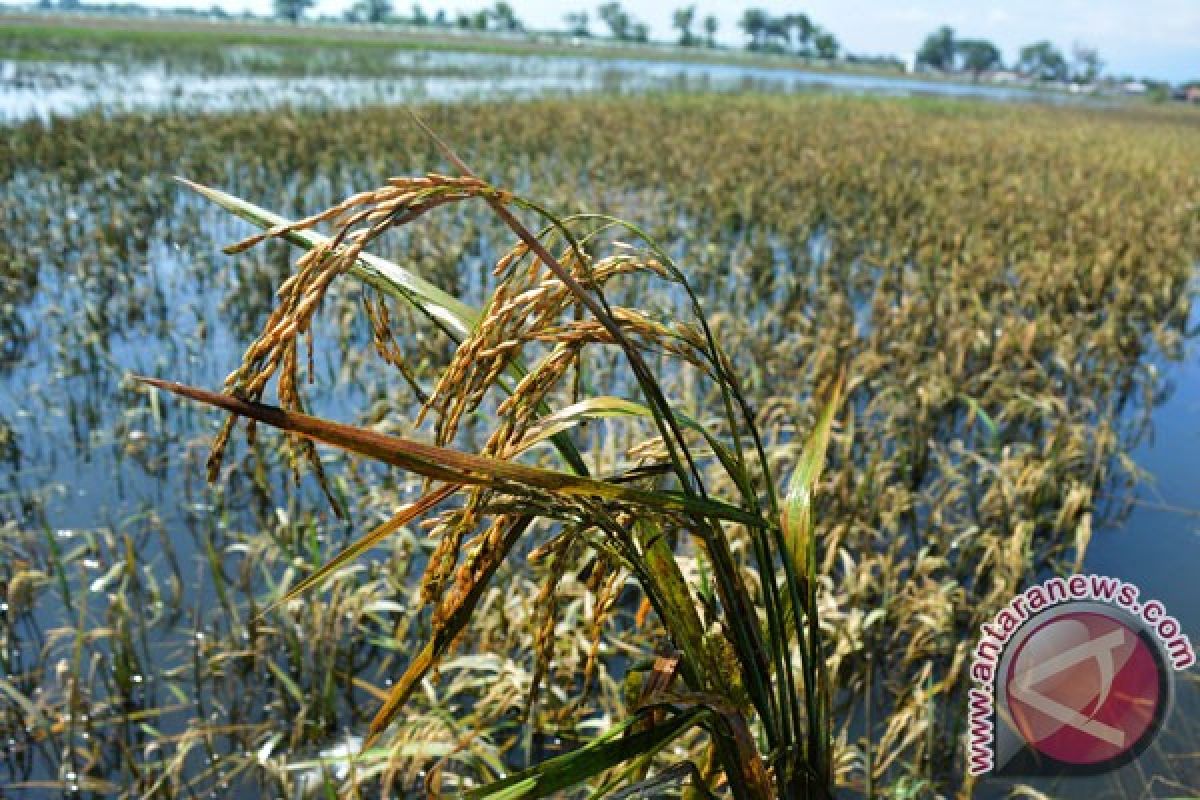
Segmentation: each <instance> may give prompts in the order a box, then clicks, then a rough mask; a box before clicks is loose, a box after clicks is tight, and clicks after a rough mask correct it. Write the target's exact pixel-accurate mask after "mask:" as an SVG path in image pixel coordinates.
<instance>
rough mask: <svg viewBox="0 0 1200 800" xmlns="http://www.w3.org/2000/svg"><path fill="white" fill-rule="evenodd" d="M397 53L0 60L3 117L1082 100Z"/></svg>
mask: <svg viewBox="0 0 1200 800" xmlns="http://www.w3.org/2000/svg"><path fill="white" fill-rule="evenodd" d="M392 61H393V65H394V68H395V75H391V76H388V77H385V78H381V77H370V78H368V77H328V76H321V77H279V76H270V75H255V74H249V73H247V74H237V73H236V72H233V73H231V74H219V75H203V74H189V73H187V72H181V71H179V70H178V69H177V68H176V69H171V68H168V67H166V66H161V65H160V66H152V65H137V64H133V65H116V64H100V65H79V64H68V63H61V64H56V63H39V62H13V61H0V120H5V119H7V120H10V121H11V120H19V119H25V118H28V117H31V116H44V115H47V114H71V113H78V112H80V111H82V110H84V109H88V108H103V109H107V110H110V111H114V112H115V111H128V110H131V109H164V108H170V109H175V110H180V111H192V112H199V111H225V110H233V109H239V108H263V107H268V108H269V107H275V106H280V105H291V106H299V107H332V108H348V107H349V108H353V107H356V106H363V105H379V104H385V105H386V104H401V103H411V102H420V101H447V102H450V101H456V100H465V99H471V98H493V99H494V98H496V97H498V96H512V97H530V96H534V95H540V94H547V93H572V92H598V91H609V92H613V91H616V92H647V91H663V90H671V91H722V92H725V91H746V90H757V91H771V92H795V91H804V90H817V89H820V90H827V91H835V92H849V93H870V94H881V95H890V96H913V95H932V96H946V97H976V98H982V99H987V100H995V101H1024V102H1029V101H1031V100H1033V101H1040V102H1051V103H1069V102H1085V100H1084V99H1083V98H1080V97H1078V96H1073V95H1067V94H1064V93H1060V92H1037V91H1033V90H1030V89H1025V88H1020V87H1005V86H990V85H984V84H966V83H955V82H949V81H930V80H921V79H916V78H908V77H899V76H897V77H886V76H879V75H865V74H840V73H834V72H810V71H805V70H803V69H791V68H771V67H761V66H748V65H738V64H716V63H714V64H707V63H695V62H685V61H658V60H655V61H638V60H634V59H600V58H581V57H564V56H554V57H549V56H504V55H492V54H484V53H455V52H436V53H413V52H400V53H397V54H396V55H395V56H393V59H392ZM1086 102H1094V101H1093V100H1086Z"/></svg>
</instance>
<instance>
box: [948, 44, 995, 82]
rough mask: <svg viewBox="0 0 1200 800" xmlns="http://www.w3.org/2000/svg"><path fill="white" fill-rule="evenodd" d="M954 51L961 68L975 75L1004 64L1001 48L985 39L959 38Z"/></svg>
mask: <svg viewBox="0 0 1200 800" xmlns="http://www.w3.org/2000/svg"><path fill="white" fill-rule="evenodd" d="M954 51H955V53H956V54H957V56H958V65H959V66H960V67H961V69H964V70H966V71H967V72H970V73H971V74H972V75H974V76H975V77H978V76H979V75H980V74H981V73H984V72H988V71H989V70H994V69H1000V68H1001V67H1002V66H1004V59H1003V58H1002V57H1001V55H1000V50H999V48H997V47H996V45H994V44H992V43H991V42H989V41H987V40H985V39H959V40H958V41H957V42H955V43H954Z"/></svg>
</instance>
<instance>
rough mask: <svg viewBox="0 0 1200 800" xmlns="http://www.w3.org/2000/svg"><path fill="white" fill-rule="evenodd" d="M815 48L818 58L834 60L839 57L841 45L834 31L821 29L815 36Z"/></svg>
mask: <svg viewBox="0 0 1200 800" xmlns="http://www.w3.org/2000/svg"><path fill="white" fill-rule="evenodd" d="M813 48H814V49H815V50H816V51H817V58H823V59H825V60H827V61H832V60H833V59H835V58H837V57H838V51H840V50H841V45H839V44H838V40H837V37H836V36H834V35H833V34H832V33H829V32H828V31H820V32H818V33H817V35H816V36H815V37H814V38H813Z"/></svg>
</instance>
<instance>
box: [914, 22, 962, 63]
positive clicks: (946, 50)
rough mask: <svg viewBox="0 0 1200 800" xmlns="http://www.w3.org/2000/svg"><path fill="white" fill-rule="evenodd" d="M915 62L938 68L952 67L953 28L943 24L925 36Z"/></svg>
mask: <svg viewBox="0 0 1200 800" xmlns="http://www.w3.org/2000/svg"><path fill="white" fill-rule="evenodd" d="M917 63H918V64H924V65H925V66H927V67H933V68H934V69H940V70H947V71H948V70H952V69H954V29H953V28H950V27H947V26H945V25H943V26H942V27H940V28H938V29H937V30H936V31H934V32H933V33H931V34H929V35H928V36H926V37H925V43H924V44H922V45H921V49H920V50H918V51H917Z"/></svg>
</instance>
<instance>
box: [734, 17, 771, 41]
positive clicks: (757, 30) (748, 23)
mask: <svg viewBox="0 0 1200 800" xmlns="http://www.w3.org/2000/svg"><path fill="white" fill-rule="evenodd" d="M768 19H769V15H768V14H767V12H765V11H763V10H762V9H761V8H747V9H746V10H745V11H743V12H742V18H741V20H739V21H738V27H739V28H741V29H742V30H743V31H745V33H746V35H747V36H749V37H750V43H749V44H748V45H746V46H747V47H748V48H749V49H751V50H762V49H763V47H764V45H765V42H766V30H767V20H768Z"/></svg>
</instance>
